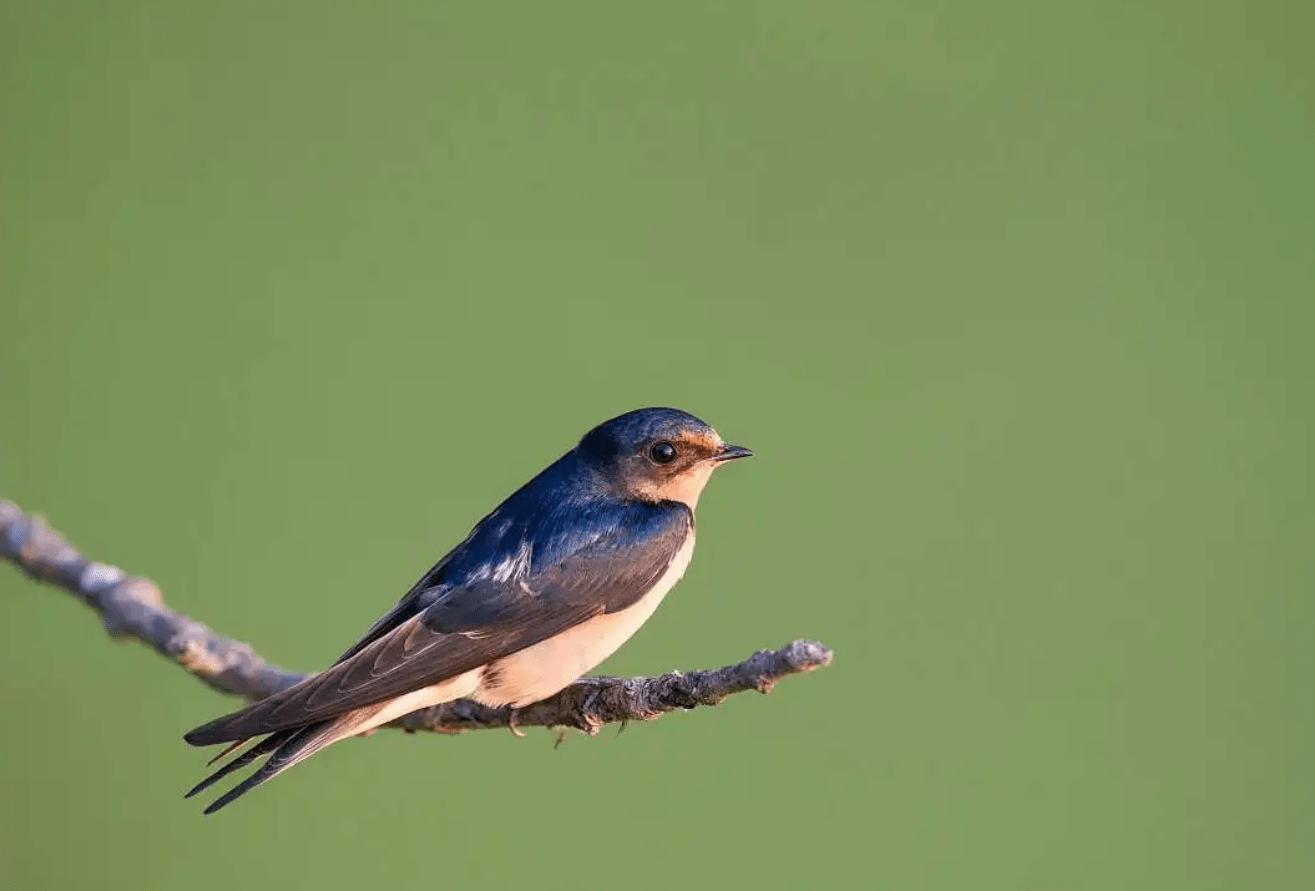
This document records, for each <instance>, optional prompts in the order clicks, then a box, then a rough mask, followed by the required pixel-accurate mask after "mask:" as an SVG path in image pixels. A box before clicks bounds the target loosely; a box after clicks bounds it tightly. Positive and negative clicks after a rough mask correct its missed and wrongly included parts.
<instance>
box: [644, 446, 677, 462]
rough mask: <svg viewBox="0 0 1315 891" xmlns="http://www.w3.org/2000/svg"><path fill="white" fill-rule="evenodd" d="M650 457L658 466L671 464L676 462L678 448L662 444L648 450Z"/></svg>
mask: <svg viewBox="0 0 1315 891" xmlns="http://www.w3.org/2000/svg"><path fill="white" fill-rule="evenodd" d="M648 456H649V457H650V458H652V459H653V460H654V461H655V462H657V463H658V464H670V463H671V462H672V461H675V460H676V447H675V446H673V445H672V444H671V443H669V442H660V443H658V444H657V445H655V446H653V448H651V449H649V450H648Z"/></svg>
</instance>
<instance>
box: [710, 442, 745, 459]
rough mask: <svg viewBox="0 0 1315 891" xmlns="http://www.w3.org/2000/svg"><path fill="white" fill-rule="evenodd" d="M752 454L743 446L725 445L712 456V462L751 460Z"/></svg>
mask: <svg viewBox="0 0 1315 891" xmlns="http://www.w3.org/2000/svg"><path fill="white" fill-rule="evenodd" d="M752 457H753V452H751V451H749V450H748V449H746V448H745V447H744V446H737V445H726V446H722V447H721V451H720V452H718V453H717V454H715V455H713V456H712V459H713V460H714V461H718V462H720V461H734V460H735V459H736V458H752Z"/></svg>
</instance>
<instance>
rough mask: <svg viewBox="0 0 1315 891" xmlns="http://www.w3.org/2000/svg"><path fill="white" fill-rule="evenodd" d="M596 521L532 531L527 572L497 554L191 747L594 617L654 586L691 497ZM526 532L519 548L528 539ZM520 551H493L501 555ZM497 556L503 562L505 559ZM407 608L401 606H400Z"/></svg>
mask: <svg viewBox="0 0 1315 891" xmlns="http://www.w3.org/2000/svg"><path fill="white" fill-rule="evenodd" d="M623 507H624V513H617V511H618V510H620V509H621V508H615V509H609V510H608V511H607V512H606V513H605V514H603V515H598V512H597V511H596V512H595V514H594V515H590V517H589V522H588V523H584V524H581V523H572V524H566V525H565V526H564V527H563V529H562V530H561V531H560V532H554V530H553V528H552V526H551V522H550V520H549V521H547V522H548V523H549V524H548V525H547V526H542V525H540V527H539V528H536V529H533V530H530V529H527V530H525V531H526V532H532V533H535V534H533V535H532V537H531V538H530V539H528V541H530V542H538V543H540V544H541V549H540V550H541V551H542V552H543V555H542V559H540V557H539V556H535V557H534V559H533V563H532V564H531V566H530V567H528V569H529V571H528V572H526V573H525V574H523V575H514V576H512V577H510V578H506V579H504V580H502V581H496V580H495V579H496V578H498V576H497V575H496V573H495V567H496V566H497V565H498V564H497V563H491V562H489V561H486V564H485V565H484V567H483V570H482V571H475V572H473V573H469V574H468V576H469V577H468V578H467V579H466V580H465V581H464V583H463V584H460V585H458V586H455V587H452V588H449V589H446V590H442V591H441V592H437V593H436V594H435V599H434V601H433V602H432V603H431V604H430V605H429V606H428V607H427V608H425V609H424V611H423V612H420V613H418V614H416V615H414V616H412V617H410V618H409V619H406V620H405V621H403V622H402V623H401V624H399V625H398V626H397V627H395V628H393V629H392V630H391V631H388V632H387V633H385V634H383V635H382V636H380V637H378V639H376V640H373V641H371V642H369V643H366V644H364V646H360V647H359V648H356V651H355V653H354V654H353V655H351V656H349V657H348V658H345V659H344V660H342V661H340V662H339V663H338V664H336V665H334V666H333V667H331V668H329V669H328V670H326V671H323V672H321V673H320V674H317V675H313V676H312V677H309V678H306V679H305V680H303V681H302V682H300V683H299V684H296V685H295V686H292V687H290V688H288V689H287V690H284V691H282V692H280V693H276V694H274V695H273V696H270V697H268V698H266V699H263V700H261V701H260V702H257V703H255V704H253V705H251V706H248V707H247V708H245V709H242V710H241V711H238V712H234V713H233V714H231V715H225V716H224V717H222V718H218V719H216V720H214V721H211V722H210V723H208V724H205V725H202V726H201V727H198V728H196V729H195V730H193V731H191V732H190V733H188V734H187V736H186V737H185V738H186V739H187V741H188V742H190V743H192V744H193V745H210V744H213V743H219V742H227V741H229V740H236V739H245V738H248V737H252V736H258V735H261V734H265V733H272V732H275V731H278V730H283V729H287V728H290V727H298V726H302V725H305V724H308V723H310V722H313V721H318V720H322V719H324V718H328V717H332V716H334V715H339V714H342V713H343V712H347V711H351V710H352V709H356V708H361V707H362V706H366V705H371V704H373V703H376V702H381V701H384V700H387V699H391V698H393V697H395V696H399V695H401V694H403V693H408V692H411V691H413V690H418V689H420V688H422V687H427V686H429V685H431V684H435V683H438V682H440V681H444V680H447V679H449V678H453V677H456V676H457V675H460V674H462V673H464V672H467V671H470V670H471V669H474V668H478V667H480V666H482V665H486V664H488V663H489V662H491V661H493V660H495V659H498V658H500V657H502V656H506V655H508V654H510V653H514V652H516V651H518V650H522V649H525V648H526V647H529V646H532V645H534V644H536V643H538V642H539V641H542V640H545V639H547V638H549V637H553V636H554V635H557V634H560V633H562V632H563V631H566V630H567V629H569V628H571V627H572V626H574V625H577V624H579V623H581V622H583V621H585V620H587V619H589V618H591V617H593V616H596V615H600V614H602V613H606V612H615V611H617V610H621V609H624V608H626V607H627V606H629V605H631V604H632V603H634V602H635V601H637V600H638V599H639V598H640V597H642V596H643V595H644V594H645V593H647V591H648V590H649V589H650V588H652V587H653V585H654V583H656V582H657V580H658V579H660V578H661V577H662V575H663V574H664V573H665V572H666V569H667V567H668V565H669V564H670V563H671V560H672V558H673V557H674V556H675V554H676V552H677V551H679V550H680V547H681V546H682V545H683V544H684V543H685V539H686V536H687V535H688V534H689V530H690V525H691V517H690V514H689V511H688V509H687V508H685V507H684V506H683V505H646V504H635V505H625V506H623ZM526 541H527V540H526V539H522V540H521V543H520V545H517V548H519V547H521V546H523V545H524V544H525V543H526ZM515 552H516V549H512V550H510V551H508V550H507V549H506V548H499V549H497V551H496V552H495V553H496V554H498V555H500V557H501V560H505V559H506V558H507V556H509V554H514V553H515ZM499 562H501V561H499ZM399 606H401V605H400V604H399Z"/></svg>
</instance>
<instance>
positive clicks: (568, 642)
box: [474, 531, 694, 707]
mask: <svg viewBox="0 0 1315 891" xmlns="http://www.w3.org/2000/svg"><path fill="white" fill-rule="evenodd" d="M693 556H694V533H693V531H691V532H690V534H689V537H688V539H686V541H685V544H684V545H682V546H681V549H680V550H679V551H677V552H676V555H675V556H674V557H673V558H672V559H671V564H670V565H669V566H668V567H667V571H666V572H665V573H664V574H663V576H662V578H661V579H659V580H658V583H657V584H656V585H654V586H653V588H652V589H651V590H650V591H649V592H648V593H647V594H645V595H644V596H643V597H642V598H640V600H639V601H638V602H637V603H635V604H633V605H632V606H629V607H627V608H626V609H623V610H620V611H619V612H615V613H607V614H606V615H602V616H595V617H594V618H592V619H589V620H588V621H586V622H581V623H580V624H579V625H576V626H575V627H574V628H571V629H570V630H568V631H565V632H563V633H561V634H558V635H556V636H555V637H550V638H548V639H547V640H544V641H540V642H539V643H537V644H535V645H534V646H532V647H526V648H525V649H523V650H521V651H519V652H516V653H512V654H511V655H510V656H504V657H503V658H501V659H498V660H497V661H495V662H492V663H490V664H489V665H488V666H486V667H485V670H484V673H483V675H482V677H481V680H480V684H479V688H478V689H477V690H476V691H475V693H474V696H475V698H476V699H478V700H479V701H480V702H483V703H485V704H486V705H511V706H515V707H520V706H523V705H529V704H530V703H531V702H538V701H539V700H540V699H546V698H548V697H549V696H551V695H553V694H554V693H556V692H558V691H559V690H561V689H562V688H564V687H566V686H568V685H569V684H571V683H572V682H574V681H575V680H576V679H578V678H579V677H580V676H581V675H583V674H584V673H585V672H587V671H589V670H590V669H591V668H593V667H594V666H596V665H598V664H599V663H600V662H602V661H603V660H604V659H606V658H607V657H608V656H610V655H612V654H613V653H614V652H616V650H617V648H618V647H620V646H621V644H623V643H625V642H626V641H627V640H629V639H630V637H631V635H633V634H634V633H635V632H636V631H638V630H639V626H641V625H643V624H644V623H645V622H646V621H648V618H649V616H651V615H653V611H654V610H656V609H657V608H658V604H660V603H661V602H662V598H664V597H666V596H667V592H668V591H670V590H671V589H672V588H673V587H675V585H676V582H678V581H680V577H681V576H682V575H684V574H685V569H686V567H688V566H689V561H690V558H691V557H693Z"/></svg>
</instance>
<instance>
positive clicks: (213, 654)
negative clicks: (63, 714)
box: [0, 499, 832, 735]
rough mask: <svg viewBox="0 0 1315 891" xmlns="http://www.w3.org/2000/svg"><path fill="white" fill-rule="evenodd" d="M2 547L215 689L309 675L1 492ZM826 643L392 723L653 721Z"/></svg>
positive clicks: (246, 690) (262, 688) (817, 655)
mask: <svg viewBox="0 0 1315 891" xmlns="http://www.w3.org/2000/svg"><path fill="white" fill-rule="evenodd" d="M0 556H3V557H4V558H5V559H6V560H8V561H10V562H11V563H13V564H14V565H16V566H17V567H18V568H19V569H21V570H22V571H23V572H25V573H26V574H27V575H29V576H31V577H32V578H33V579H36V580H37V581H39V582H46V583H47V584H50V585H54V586H55V587H58V588H62V589H64V590H65V591H67V592H68V593H70V594H72V595H73V596H74V597H76V598H77V599H78V600H80V601H82V602H83V603H85V604H86V605H87V606H89V607H91V608H92V609H93V610H95V611H96V612H97V613H98V614H99V615H100V617H101V623H102V624H103V625H104V626H105V630H106V631H107V632H108V633H109V635H110V636H111V637H112V638H115V639H119V640H124V639H130V640H137V641H140V642H142V643H144V644H146V645H147V646H149V647H151V648H152V649H153V650H155V651H156V652H157V653H159V654H160V655H162V656H164V657H165V658H167V659H169V660H171V661H173V662H176V663H177V664H179V665H181V666H182V667H183V668H184V669H185V670H186V671H188V672H189V673H190V674H192V676H194V677H196V678H198V679H200V680H201V681H202V682H203V683H205V684H206V685H207V686H209V687H211V688H212V689H214V690H218V691H219V692H220V693H228V694H233V695H237V696H244V697H246V698H247V699H261V698H263V697H265V696H268V695H269V694H270V693H273V692H275V691H277V690H281V689H283V688H284V687H288V686H291V685H292V684H295V683H296V682H297V681H299V680H301V679H302V678H303V677H305V676H306V675H304V674H301V673H300V672H296V671H291V670H289V669H286V668H282V667H280V666H278V665H275V664H273V663H272V662H268V661H266V660H265V659H263V658H261V657H260V656H259V655H258V654H257V653H256V652H255V651H254V650H253V649H252V648H251V647H250V646H249V645H247V644H245V643H242V642H240V641H236V640H233V639H232V638H228V637H225V636H223V635H222V634H218V633H216V632H214V631H212V630H211V629H210V628H208V627H207V626H205V625H203V624H202V623H200V622H198V621H196V620H195V619H192V618H190V617H188V616H186V615H184V614H183V613H180V612H178V611H177V610H173V609H170V608H169V607H168V606H166V605H165V603H164V598H163V596H162V595H161V593H160V589H159V587H158V586H157V585H156V584H155V583H154V582H152V581H151V580H149V579H146V578H142V577H140V576H133V575H129V574H127V573H126V572H124V571H123V570H122V569H119V568H118V567H117V566H111V565H109V564H106V563H100V562H97V561H95V560H90V559H88V558H87V557H86V556H84V555H83V554H82V552H81V551H79V550H78V549H77V548H75V547H74V546H73V545H71V544H69V543H68V542H67V541H66V540H65V539H64V538H63V536H61V535H60V534H59V533H58V532H56V531H55V530H54V529H52V528H51V527H50V526H49V525H47V524H46V522H45V521H44V520H42V519H41V518H40V517H38V516H35V515H32V514H27V513H25V512H23V511H22V510H20V509H19V507H18V506H17V505H16V504H14V503H13V502H10V501H5V500H3V499H0ZM831 656H832V653H831V650H829V649H827V648H826V647H825V646H823V645H822V644H821V643H819V642H817V641H814V640H795V641H791V642H790V643H789V644H787V645H786V646H784V647H782V648H780V649H779V650H759V651H758V652H756V653H754V654H753V655H752V656H750V657H749V658H747V659H745V660H744V661H742V662H738V663H736V664H734V665H727V666H725V667H723V668H713V669H704V670H700V671H691V672H688V673H684V672H679V671H673V672H669V673H667V674H663V675H658V676H656V677H636V678H616V677H585V678H581V679H580V680H578V681H576V682H575V683H574V684H572V685H571V686H569V687H567V688H566V689H565V690H562V691H561V692H560V693H558V694H556V695H555V696H551V697H549V698H548V699H545V700H543V701H541V702H536V703H534V704H533V705H529V706H526V707H525V708H522V709H519V710H517V711H516V713H515V714H514V715H513V714H512V712H511V710H510V709H506V708H490V707H488V706H485V705H480V704H479V703H478V702H475V701H474V700H469V699H460V700H457V701H456V702H450V703H446V704H444V705H439V706H434V707H433V708H427V709H421V710H420V711H417V712H412V713H411V714H409V715H406V716H404V717H402V718H399V719H398V720H397V721H394V722H393V723H392V724H391V725H389V726H393V727H400V728H401V729H403V730H406V731H408V732H416V731H421V730H425V731H433V732H437V733H462V732H464V731H466V730H482V729H492V728H499V727H501V728H507V727H510V728H511V729H512V730H513V731H515V730H516V728H517V727H531V726H543V727H574V728H576V729H578V730H582V731H584V732H585V733H588V734H590V735H593V734H594V733H597V732H598V729H599V728H600V727H602V726H603V725H604V724H609V723H614V722H620V723H622V724H623V725H624V724H625V723H626V722H628V721H650V720H653V719H654V718H657V717H659V716H660V715H662V714H665V713H666V712H670V711H675V710H676V709H690V708H694V707H695V706H700V705H717V704H719V703H720V702H721V701H722V700H724V699H725V698H726V697H727V696H730V695H731V694H733V693H742V692H745V691H748V690H758V691H759V692H762V693H766V692H768V691H769V690H770V689H771V688H772V687H773V686H774V685H775V684H776V682H777V681H779V680H781V679H782V678H784V677H788V676H790V675H792V674H800V673H803V672H808V671H813V670H814V669H817V668H821V667H823V666H825V665H830V664H831Z"/></svg>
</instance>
